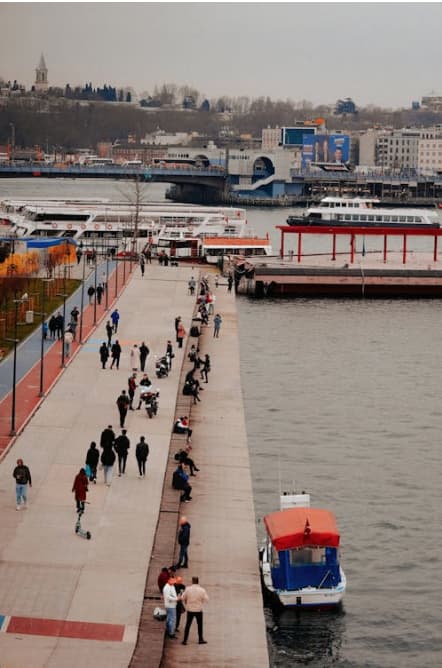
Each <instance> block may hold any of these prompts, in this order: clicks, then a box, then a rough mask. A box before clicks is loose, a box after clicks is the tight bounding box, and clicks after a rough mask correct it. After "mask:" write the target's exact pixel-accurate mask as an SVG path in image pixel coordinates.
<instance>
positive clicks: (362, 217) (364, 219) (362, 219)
mask: <svg viewBox="0 0 442 668" xmlns="http://www.w3.org/2000/svg"><path fill="white" fill-rule="evenodd" d="M359 220H360V221H361V222H366V220H367V216H366V215H365V214H364V213H363V214H361V215H360V216H359Z"/></svg>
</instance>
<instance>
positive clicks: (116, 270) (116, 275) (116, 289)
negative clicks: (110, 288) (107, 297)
mask: <svg viewBox="0 0 442 668" xmlns="http://www.w3.org/2000/svg"><path fill="white" fill-rule="evenodd" d="M117 295H118V257H116V256H115V299H116V298H117Z"/></svg>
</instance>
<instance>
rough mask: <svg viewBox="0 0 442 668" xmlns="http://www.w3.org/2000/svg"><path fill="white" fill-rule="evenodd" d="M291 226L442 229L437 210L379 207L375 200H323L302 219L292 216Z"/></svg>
mask: <svg viewBox="0 0 442 668" xmlns="http://www.w3.org/2000/svg"><path fill="white" fill-rule="evenodd" d="M287 225H291V226H303V225H305V226H326V227H330V226H348V227H351V226H353V225H354V226H357V227H410V228H416V227H417V228H419V227H426V228H427V227H440V220H439V216H438V214H437V211H436V210H430V209H409V208H397V209H391V208H390V209H386V208H382V207H380V202H379V200H378V199H376V198H372V199H369V198H362V197H354V198H350V197H324V198H323V199H322V200H321V201H320V203H319V206H314V207H310V208H309V209H307V213H306V214H305V215H303V216H289V217H288V218H287Z"/></svg>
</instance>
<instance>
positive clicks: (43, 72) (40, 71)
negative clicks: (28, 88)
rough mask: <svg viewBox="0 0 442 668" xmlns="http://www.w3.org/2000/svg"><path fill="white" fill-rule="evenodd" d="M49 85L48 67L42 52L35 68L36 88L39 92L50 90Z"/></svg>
mask: <svg viewBox="0 0 442 668" xmlns="http://www.w3.org/2000/svg"><path fill="white" fill-rule="evenodd" d="M48 87H49V84H48V68H47V67H46V63H45V59H44V56H43V54H41V58H40V62H39V63H38V66H37V67H36V68H35V84H34V88H35V90H36V92H37V93H44V92H46V91H47V90H48Z"/></svg>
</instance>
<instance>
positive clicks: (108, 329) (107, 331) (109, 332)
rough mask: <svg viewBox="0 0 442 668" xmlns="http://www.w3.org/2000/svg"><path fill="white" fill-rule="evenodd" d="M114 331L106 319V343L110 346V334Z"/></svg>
mask: <svg viewBox="0 0 442 668" xmlns="http://www.w3.org/2000/svg"><path fill="white" fill-rule="evenodd" d="M113 333H114V330H113V327H112V325H111V324H110V321H109V320H108V321H107V323H106V334H107V345H108V347H109V348H110V347H111V345H112V334H113Z"/></svg>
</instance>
